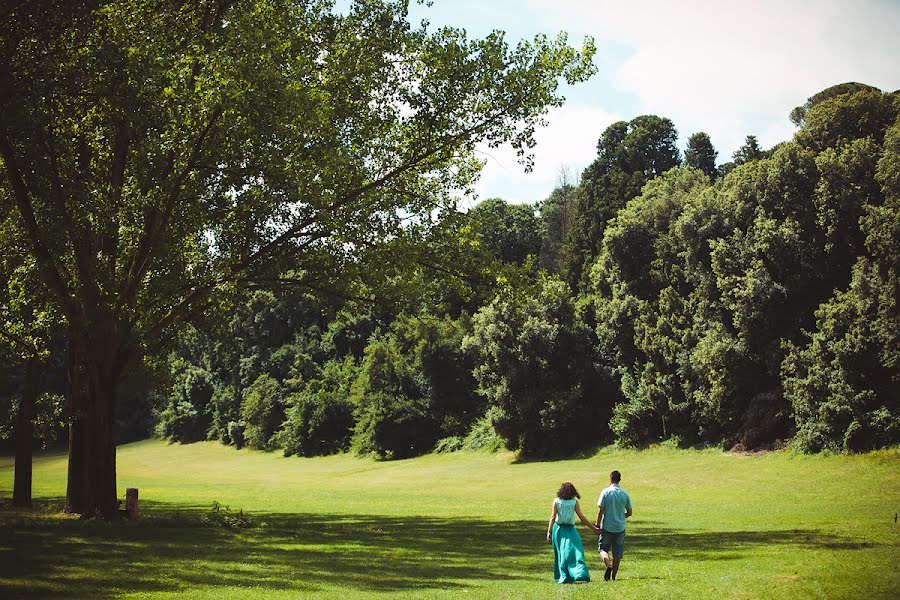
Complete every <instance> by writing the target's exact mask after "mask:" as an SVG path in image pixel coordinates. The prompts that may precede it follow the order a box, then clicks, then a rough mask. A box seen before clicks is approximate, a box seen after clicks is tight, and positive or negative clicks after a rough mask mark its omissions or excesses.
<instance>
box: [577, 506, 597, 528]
mask: <svg viewBox="0 0 900 600" xmlns="http://www.w3.org/2000/svg"><path fill="white" fill-rule="evenodd" d="M575 514H576V515H578V518H579V519H581V522H582V523H584V524H585V525H587V526H588V529H590V530H591V531H593V532H594V533H600V528H599V527H597V526H596V525H594V524H593V523H591V522H590V521H588V518H587V517H585V516H584V513H582V512H581V506H580V505H579V504H578V501H577V500H576V501H575Z"/></svg>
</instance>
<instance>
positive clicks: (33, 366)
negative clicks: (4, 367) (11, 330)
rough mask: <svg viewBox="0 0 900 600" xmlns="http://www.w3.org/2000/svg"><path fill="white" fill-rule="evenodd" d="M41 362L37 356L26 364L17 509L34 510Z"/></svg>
mask: <svg viewBox="0 0 900 600" xmlns="http://www.w3.org/2000/svg"><path fill="white" fill-rule="evenodd" d="M40 383H41V361H40V359H39V358H38V357H37V356H32V357H30V358H29V359H28V360H27V362H26V363H25V381H24V385H23V386H22V396H21V398H20V399H19V412H18V415H17V416H16V434H15V436H16V475H15V483H14V484H13V506H18V507H22V508H31V463H32V461H31V459H32V451H33V450H34V406H35V404H36V403H37V397H38V394H39V393H40Z"/></svg>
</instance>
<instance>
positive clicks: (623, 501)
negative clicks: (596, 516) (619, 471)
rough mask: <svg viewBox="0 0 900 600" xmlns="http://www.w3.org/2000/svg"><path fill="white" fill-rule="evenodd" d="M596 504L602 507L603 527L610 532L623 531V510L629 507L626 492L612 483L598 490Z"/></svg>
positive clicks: (629, 499) (628, 498) (629, 498)
mask: <svg viewBox="0 0 900 600" xmlns="http://www.w3.org/2000/svg"><path fill="white" fill-rule="evenodd" d="M597 506H601V507H603V529H605V530H606V531H608V532H610V533H620V532H622V531H625V511H627V510H628V509H630V508H631V497H630V496H629V495H628V492H626V491H625V490H623V489H622V488H620V487H619V484H617V483H614V484H612V485H611V486H609V487H608V488H606V489H605V490H603V491H602V492H600V499H599V500H597Z"/></svg>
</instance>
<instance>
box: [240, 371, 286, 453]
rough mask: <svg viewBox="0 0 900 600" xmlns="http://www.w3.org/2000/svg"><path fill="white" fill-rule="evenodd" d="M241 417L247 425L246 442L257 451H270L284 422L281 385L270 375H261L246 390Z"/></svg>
mask: <svg viewBox="0 0 900 600" xmlns="http://www.w3.org/2000/svg"><path fill="white" fill-rule="evenodd" d="M241 417H242V418H243V421H244V423H245V427H244V442H245V443H246V444H247V446H249V447H251V448H256V449H257V450H270V449H271V448H272V444H271V442H272V436H274V435H275V432H276V431H278V427H279V426H280V425H281V422H282V421H283V420H284V404H283V401H282V389H281V384H280V383H278V381H276V380H275V379H273V378H272V377H270V376H269V375H260V376H259V377H257V379H256V381H254V382H253V384H252V385H251V386H250V387H249V388H247V389H246V390H244V401H243V403H242V404H241Z"/></svg>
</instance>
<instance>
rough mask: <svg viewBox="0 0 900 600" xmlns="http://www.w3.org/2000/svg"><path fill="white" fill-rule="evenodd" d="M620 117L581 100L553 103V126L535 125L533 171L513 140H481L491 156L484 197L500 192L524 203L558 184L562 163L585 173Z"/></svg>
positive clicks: (482, 183)
mask: <svg viewBox="0 0 900 600" xmlns="http://www.w3.org/2000/svg"><path fill="white" fill-rule="evenodd" d="M620 118H621V117H618V116H616V115H613V114H610V113H607V112H606V111H604V110H603V109H600V108H596V107H591V106H584V105H579V104H566V105H565V106H563V107H561V108H553V109H551V110H550V112H549V113H548V115H547V122H548V125H547V127H545V128H541V129H538V130H537V131H535V140H536V141H537V146H535V147H534V148H533V153H534V169H533V170H532V172H531V173H525V172H524V167H523V166H522V165H520V164H519V163H518V157H517V156H516V152H515V150H513V149H512V148H511V147H510V146H504V147H500V148H488V147H487V146H486V145H482V146H479V148H478V152H479V157H481V158H482V159H484V160H486V161H487V164H486V165H485V167H484V170H483V172H482V175H481V179H480V180H479V182H478V184H477V185H476V193H477V194H478V196H479V199H480V200H484V199H485V198H491V197H494V196H499V197H502V198H503V199H504V200H507V201H508V202H518V203H521V202H536V201H539V200H543V199H544V198H546V197H547V196H549V195H550V192H552V191H553V188H554V187H556V180H557V174H558V172H559V168H560V167H561V166H562V165H568V166H569V167H570V168H571V169H572V171H573V173H575V174H576V175H580V174H581V171H582V170H584V168H585V167H586V166H587V165H588V164H589V163H590V162H591V161H592V160H593V159H594V156H596V154H597V139H598V138H599V137H600V134H601V133H603V130H604V129H606V128H607V127H608V126H609V125H610V124H612V123H614V122H615V121H618V120H619V119H620Z"/></svg>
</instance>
